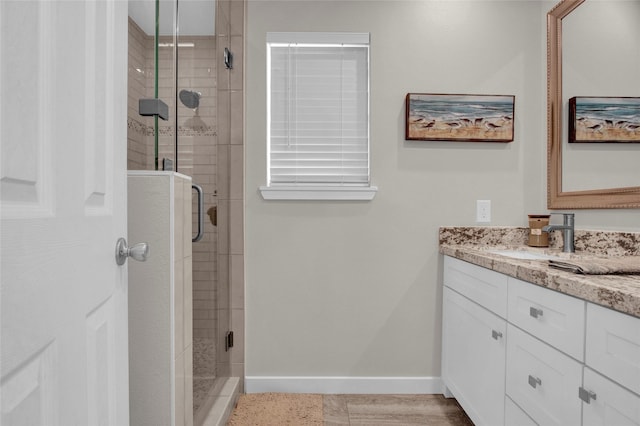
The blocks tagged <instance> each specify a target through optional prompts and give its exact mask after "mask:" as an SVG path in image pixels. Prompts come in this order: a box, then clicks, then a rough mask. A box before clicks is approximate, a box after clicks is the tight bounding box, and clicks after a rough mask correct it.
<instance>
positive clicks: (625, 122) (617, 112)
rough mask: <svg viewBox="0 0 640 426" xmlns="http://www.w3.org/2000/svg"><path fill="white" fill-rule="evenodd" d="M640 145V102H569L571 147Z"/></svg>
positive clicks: (624, 99)
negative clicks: (580, 145) (590, 144)
mask: <svg viewBox="0 0 640 426" xmlns="http://www.w3.org/2000/svg"><path fill="white" fill-rule="evenodd" d="M579 142H588V143H594V142H596V143H640V98H634V97H613V96H600V97H588V96H574V97H573V98H571V99H569V143H579Z"/></svg>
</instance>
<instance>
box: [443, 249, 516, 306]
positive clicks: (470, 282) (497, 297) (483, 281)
mask: <svg viewBox="0 0 640 426" xmlns="http://www.w3.org/2000/svg"><path fill="white" fill-rule="evenodd" d="M507 280H508V277H507V276H506V275H503V274H500V273H498V272H495V271H492V270H490V269H486V268H482V267H480V266H476V265H473V264H471V263H468V262H464V261H462V260H459V259H455V258H453V257H449V256H445V257H444V285H446V286H447V287H450V288H452V289H454V290H456V291H457V292H458V293H460V294H463V295H464V296H466V297H468V298H469V299H471V300H473V301H474V302H476V303H478V304H479V305H481V306H483V307H485V308H487V309H489V310H490V311H491V312H493V313H495V314H497V315H499V316H501V317H502V318H506V317H507Z"/></svg>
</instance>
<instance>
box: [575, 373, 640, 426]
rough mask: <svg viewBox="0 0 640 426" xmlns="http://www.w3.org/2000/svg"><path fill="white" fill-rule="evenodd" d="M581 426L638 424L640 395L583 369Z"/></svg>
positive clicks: (637, 425) (630, 425) (631, 425)
mask: <svg viewBox="0 0 640 426" xmlns="http://www.w3.org/2000/svg"><path fill="white" fill-rule="evenodd" d="M583 388H584V390H585V391H588V392H589V393H591V397H586V398H585V402H584V403H583V404H582V424H583V426H639V425H640V396H638V395H635V394H633V393H631V392H629V391H628V390H626V389H624V388H623V387H621V386H619V385H617V384H616V383H614V382H612V381H611V380H608V379H606V378H604V377H602V376H601V375H599V374H598V373H596V372H594V371H593V370H591V369H589V368H585V369H584V385H583Z"/></svg>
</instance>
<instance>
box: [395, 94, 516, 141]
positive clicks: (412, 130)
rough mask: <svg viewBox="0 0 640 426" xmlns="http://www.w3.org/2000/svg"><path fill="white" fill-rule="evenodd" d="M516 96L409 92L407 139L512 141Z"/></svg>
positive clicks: (407, 101) (407, 102) (407, 99)
mask: <svg viewBox="0 0 640 426" xmlns="http://www.w3.org/2000/svg"><path fill="white" fill-rule="evenodd" d="M514 104H515V96H507V95H440V94H427V93H409V94H407V98H406V113H407V117H406V131H405V133H406V134H405V138H406V139H407V140H425V141H436V140H437V141H471V142H511V141H513V121H514Z"/></svg>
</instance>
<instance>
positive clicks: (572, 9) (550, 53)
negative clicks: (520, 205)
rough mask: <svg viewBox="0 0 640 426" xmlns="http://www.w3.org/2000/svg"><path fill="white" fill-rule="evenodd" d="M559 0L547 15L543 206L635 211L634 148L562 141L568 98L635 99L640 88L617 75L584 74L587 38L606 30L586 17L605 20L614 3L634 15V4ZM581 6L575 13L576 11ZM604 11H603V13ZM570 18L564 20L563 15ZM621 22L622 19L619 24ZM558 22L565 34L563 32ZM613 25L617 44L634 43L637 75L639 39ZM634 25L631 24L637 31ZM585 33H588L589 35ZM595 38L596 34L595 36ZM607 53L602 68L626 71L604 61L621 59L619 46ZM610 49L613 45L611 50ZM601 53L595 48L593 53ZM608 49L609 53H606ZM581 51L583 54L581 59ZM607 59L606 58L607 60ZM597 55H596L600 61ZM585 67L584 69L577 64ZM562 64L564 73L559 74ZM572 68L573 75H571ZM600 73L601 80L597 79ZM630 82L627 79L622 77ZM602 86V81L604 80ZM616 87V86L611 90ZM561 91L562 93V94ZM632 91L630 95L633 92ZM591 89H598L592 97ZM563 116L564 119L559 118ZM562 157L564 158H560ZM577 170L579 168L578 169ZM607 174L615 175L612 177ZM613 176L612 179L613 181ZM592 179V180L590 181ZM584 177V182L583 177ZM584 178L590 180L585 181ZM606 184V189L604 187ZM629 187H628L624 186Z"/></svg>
mask: <svg viewBox="0 0 640 426" xmlns="http://www.w3.org/2000/svg"><path fill="white" fill-rule="evenodd" d="M586 1H587V3H585V0H563V1H561V2H560V3H558V4H557V5H556V6H555V7H554V8H553V9H552V10H551V11H550V12H549V13H548V15H547V72H548V78H547V126H548V127H547V138H548V144H547V204H548V208H549V209H586V208H640V186H635V185H638V184H640V175H639V174H638V173H637V172H636V169H637V167H634V165H635V164H637V163H638V161H637V160H635V161H629V159H630V158H631V156H636V157H635V158H638V157H640V145H639V144H612V143H608V144H571V145H570V146H569V144H567V143H566V141H567V135H568V131H567V128H568V125H567V117H568V107H567V105H568V98H569V97H571V96H640V93H639V92H638V90H640V85H638V84H636V83H635V81H634V84H633V89H630V90H628V91H627V90H625V88H624V87H619V86H620V84H619V83H620V81H621V80H623V79H621V78H620V76H619V75H618V74H616V75H612V74H610V73H609V72H606V73H604V72H603V71H602V70H600V71H599V72H598V73H597V74H593V75H591V76H589V74H588V70H589V69H593V68H594V66H593V60H594V58H593V56H591V59H589V55H592V52H593V51H594V50H593V45H592V44H590V45H589V46H587V47H585V46H586V45H587V44H588V43H593V41H591V42H590V41H589V40H588V39H587V38H588V37H589V36H591V37H593V33H596V31H594V28H596V29H597V30H598V31H603V32H604V31H605V30H606V29H607V26H606V25H604V24H603V22H602V21H600V22H599V23H600V24H601V25H599V26H597V25H594V24H593V22H589V21H588V20H589V19H592V18H589V15H590V14H591V15H592V16H593V15H595V16H598V17H599V19H605V17H608V15H611V14H613V15H614V16H615V15H616V13H617V10H616V9H615V8H616V7H617V6H616V4H618V3H619V4H620V5H622V4H623V3H624V4H625V7H636V9H635V10H636V12H634V13H632V14H629V12H624V13H625V14H626V16H634V17H637V16H638V13H637V10H640V9H638V7H640V2H638V1H632V2H629V1H626V2H615V1H612V2H595V1H592V0H586ZM592 3H593V4H597V6H598V8H599V10H598V11H587V10H585V9H586V7H587V6H589V5H590V4H592ZM578 6H581V9H580V10H576V9H577V8H578ZM603 10H604V12H605V13H603ZM570 14H571V17H570V18H569V19H567V20H566V21H564V22H563V20H564V19H565V18H567V16H569V15H570ZM622 22H624V20H623V21H622ZM563 23H564V27H565V28H564V31H566V33H565V34H563ZM611 23H612V25H615V33H616V36H617V37H618V38H620V39H621V40H630V39H631V40H635V43H636V44H635V45H633V46H632V52H634V54H633V55H631V56H633V57H634V58H635V59H634V60H635V61H636V64H635V65H633V66H634V67H636V68H635V70H633V71H632V72H631V73H629V75H632V76H634V77H636V79H637V76H638V75H639V73H638V71H637V70H638V68H637V67H640V65H638V64H637V62H638V61H639V60H640V58H639V56H640V55H638V53H637V52H638V39H637V37H636V36H634V35H631V36H630V35H628V34H626V33H622V34H621V28H622V27H624V25H621V21H620V19H619V18H617V19H615V20H612V21H611ZM637 27H639V26H638V25H637V23H632V24H631V25H630V28H633V29H634V31H636V34H638V33H637V31H638V30H637V29H635V28H637ZM580 28H588V29H589V31H588V32H583V33H578V31H579V30H580ZM569 31H571V33H569ZM588 33H591V35H589V34H588ZM598 34H600V33H598ZM609 36H610V34H604V33H602V34H600V38H601V39H604V38H606V37H609ZM632 43H633V41H632ZM608 46H609V47H608V49H609V50H610V51H608V52H606V53H605V54H604V55H603V56H605V58H601V59H599V61H600V62H599V63H600V64H603V65H602V66H611V68H610V70H611V71H613V70H615V71H616V72H618V71H620V70H621V69H622V70H626V69H628V68H629V67H628V66H627V65H623V64H620V63H614V64H613V65H611V63H610V61H609V59H606V58H607V57H608V58H613V57H618V58H620V57H623V56H624V55H620V53H616V52H617V49H619V48H620V45H619V43H614V44H612V43H609V45H608ZM612 46H615V47H612ZM590 48H591V50H590ZM563 49H564V53H565V59H570V60H571V62H570V63H569V62H568V61H565V62H564V63H563ZM600 51H602V49H598V52H600ZM611 51H613V52H611ZM581 53H582V55H581ZM607 55H609V56H607ZM600 56H601V55H600V54H599V55H598V57H599V58H600ZM581 62H583V63H586V64H588V66H587V65H585V66H582V65H580V63H581ZM563 66H564V69H565V71H564V73H563ZM576 70H577V71H576ZM569 72H570V73H571V74H570V75H568V73H569ZM603 74H604V75H605V77H604V78H602V75H603ZM625 78H631V77H625ZM603 80H604V82H602V83H601V81H603ZM616 85H617V86H618V87H616ZM563 87H564V88H565V93H563ZM634 90H635V92H634ZM575 91H580V92H581V93H575ZM591 91H597V93H593V92H591ZM563 117H565V118H564V120H563ZM563 157H564V158H563ZM625 162H626V164H627V166H628V170H627V171H626V172H624V171H623V172H620V166H624V164H625ZM580 168H582V170H580ZM611 171H615V172H613V173H611ZM612 175H613V176H614V177H612ZM622 175H625V176H627V180H626V181H623V180H620V179H621V178H620V176H622ZM593 176H595V179H594V178H593ZM628 176H637V180H629V179H628ZM585 178H586V179H585ZM588 179H591V181H590V182H589V181H588ZM609 185H610V186H609ZM627 185H629V186H627Z"/></svg>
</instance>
